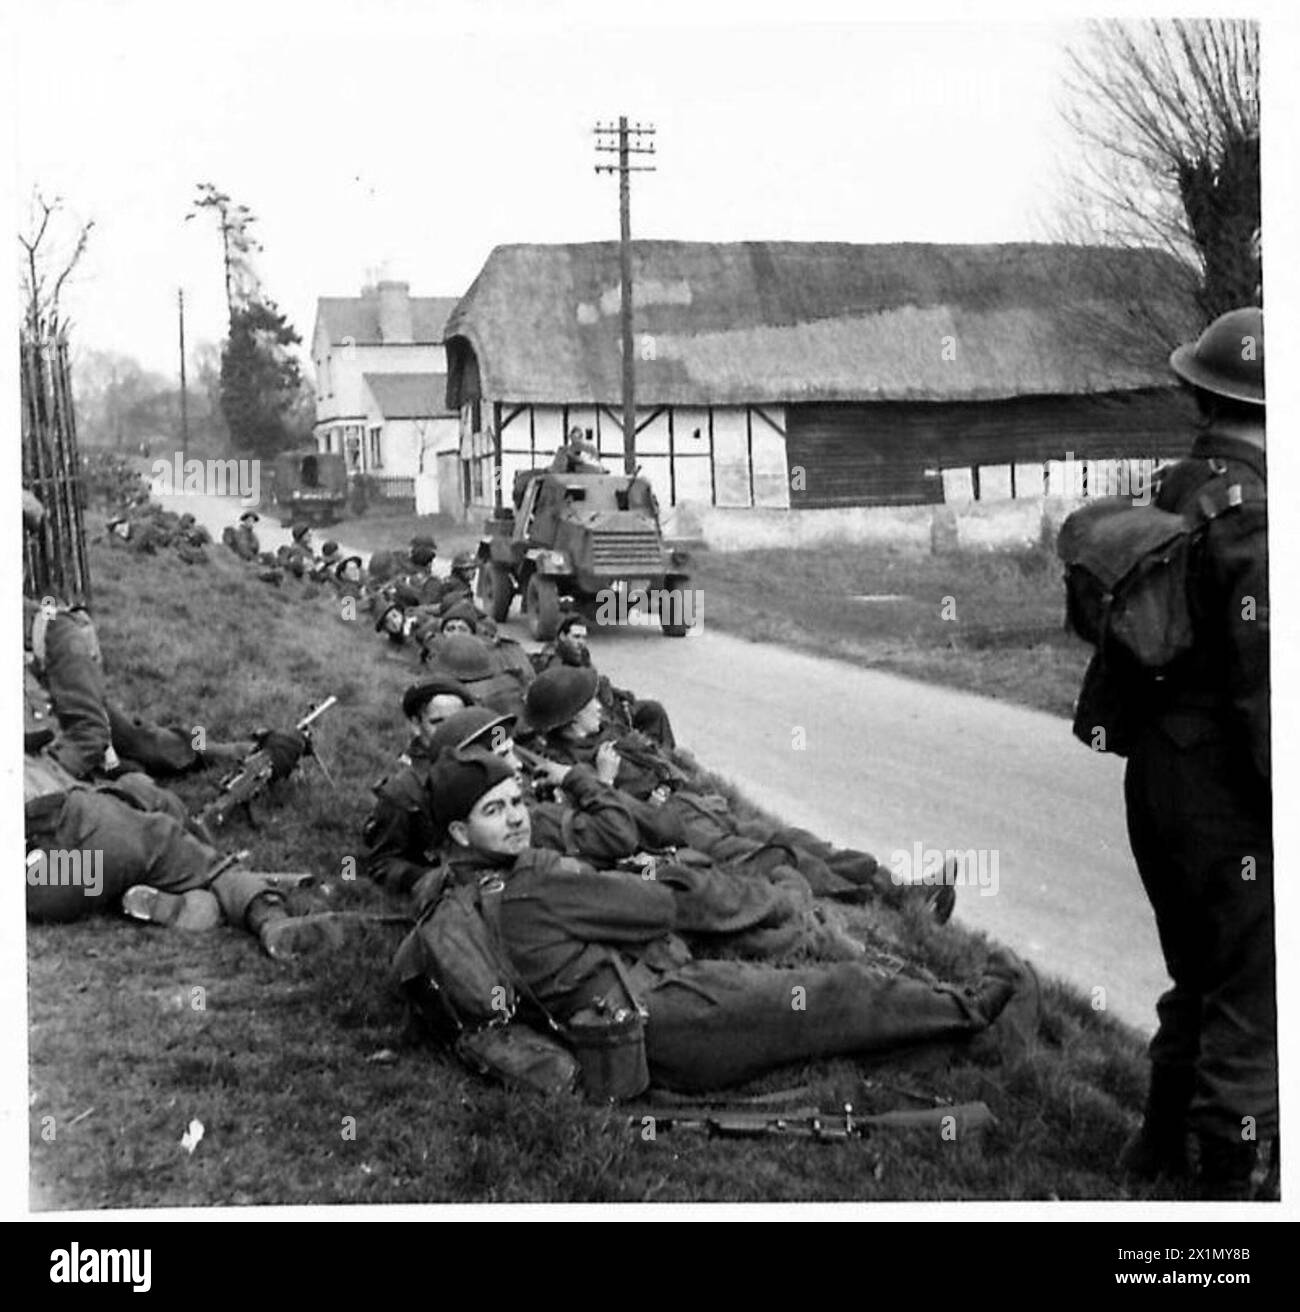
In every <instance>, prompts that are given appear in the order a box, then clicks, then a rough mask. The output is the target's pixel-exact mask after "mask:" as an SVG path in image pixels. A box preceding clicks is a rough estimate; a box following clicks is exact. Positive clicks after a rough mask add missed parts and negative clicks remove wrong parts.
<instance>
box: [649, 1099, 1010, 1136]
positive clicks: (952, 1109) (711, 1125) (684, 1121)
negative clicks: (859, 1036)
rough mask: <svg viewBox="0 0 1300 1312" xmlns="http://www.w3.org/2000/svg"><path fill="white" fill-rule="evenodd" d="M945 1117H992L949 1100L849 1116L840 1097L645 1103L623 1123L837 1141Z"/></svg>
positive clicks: (958, 1125)
mask: <svg viewBox="0 0 1300 1312" xmlns="http://www.w3.org/2000/svg"><path fill="white" fill-rule="evenodd" d="M949 1118H951V1119H952V1122H953V1128H955V1129H956V1130H957V1131H958V1132H965V1131H967V1130H975V1129H979V1128H981V1127H982V1126H985V1125H992V1124H993V1122H994V1117H993V1113H992V1112H991V1111H990V1110H989V1108H988V1104H987V1103H983V1102H964V1103H954V1104H952V1105H950V1106H943V1107H921V1108H901V1109H899V1110H897V1111H888V1112H877V1113H875V1114H873V1115H870V1116H855V1115H854V1112H853V1104H852V1103H848V1102H846V1103H845V1104H844V1106H843V1108H842V1110H840V1111H838V1112H824V1111H822V1110H820V1109H819V1108H817V1107H812V1106H808V1107H791V1108H771V1109H763V1110H759V1109H756V1108H755V1107H753V1106H752V1105H749V1106H745V1107H719V1106H716V1105H714V1104H712V1103H705V1104H703V1105H701V1106H694V1107H692V1106H671V1105H670V1106H666V1107H665V1106H660V1105H657V1104H656V1105H651V1106H647V1107H645V1108H643V1109H641V1110H640V1111H639V1112H637V1113H636V1114H635V1115H630V1116H629V1117H628V1125H629V1126H631V1127H632V1128H634V1129H635V1128H639V1127H640V1126H642V1125H643V1124H644V1123H645V1121H646V1120H647V1119H649V1120H651V1121H653V1123H654V1126H655V1128H656V1130H658V1129H665V1130H688V1131H693V1132H695V1133H700V1134H707V1135H709V1136H710V1137H711V1138H717V1139H769V1138H780V1139H812V1140H814V1141H815V1142H817V1143H843V1142H846V1141H847V1140H849V1139H867V1138H870V1136H871V1135H872V1133H873V1132H874V1131H876V1130H887V1129H906V1128H915V1127H918V1126H919V1127H929V1126H932V1127H934V1128H935V1129H944V1128H946V1122H947V1121H948V1119H949Z"/></svg>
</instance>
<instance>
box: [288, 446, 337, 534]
mask: <svg viewBox="0 0 1300 1312" xmlns="http://www.w3.org/2000/svg"><path fill="white" fill-rule="evenodd" d="M271 498H272V500H273V501H274V502H275V506H276V509H277V511H278V512H279V515H280V518H281V520H282V522H283V523H285V524H289V523H309V524H332V523H333V522H334V521H335V520H336V519H338V518H339V517H340V516H341V515H342V514H343V513H344V511H345V510H346V508H347V504H348V470H347V465H346V464H344V462H343V457H342V456H340V455H334V454H332V453H330V452H328V451H285V452H283V453H282V454H281V455H279V456H277V457H276V460H275V465H274V467H273V473H272V487H271Z"/></svg>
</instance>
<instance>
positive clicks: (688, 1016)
mask: <svg viewBox="0 0 1300 1312" xmlns="http://www.w3.org/2000/svg"><path fill="white" fill-rule="evenodd" d="M433 796H434V807H435V815H436V818H437V819H438V820H439V822H440V823H442V824H443V825H444V826H445V828H446V831H447V834H448V843H447V853H448V857H449V860H451V861H453V862H454V863H455V864H456V865H457V866H458V867H459V868H460V869H461V871H462V872H463V874H464V875H466V876H473V877H477V878H483V877H486V878H489V879H491V878H495V879H498V880H500V881H501V882H502V883H503V884H504V891H503V893H502V894H501V897H500V909H499V910H500V914H499V926H500V937H501V946H502V948H503V950H504V952H505V953H506V955H507V956H508V958H509V960H510V963H511V965H512V967H513V969H514V971H515V972H516V973H517V974H518V976H519V977H520V978H521V979H522V981H523V983H524V984H525V985H526V986H527V988H528V990H529V991H530V993H531V995H532V996H533V997H534V998H535V1000H536V1001H537V1002H538V1003H539V1004H540V1005H541V1006H542V1007H544V1008H545V1009H546V1011H547V1012H548V1013H549V1014H550V1015H551V1016H553V1017H554V1018H555V1019H556V1020H558V1021H559V1022H560V1023H561V1024H564V1023H566V1022H567V1021H569V1020H570V1019H571V1018H572V1017H573V1016H574V1015H575V1014H577V1013H578V1012H580V1011H582V1010H583V1009H584V1008H587V1007H590V1006H591V1005H592V1004H593V1003H594V1002H595V1001H596V1000H597V999H602V1000H604V1001H605V1002H606V1003H608V1000H609V999H610V998H611V997H617V996H619V995H620V993H622V994H623V995H624V996H623V998H622V1003H621V1005H622V1006H624V1007H626V1008H629V1009H636V1008H637V1007H641V1008H643V1009H644V1012H645V1014H646V1017H647V1019H646V1032H645V1042H646V1056H647V1059H648V1063H649V1071H650V1077H651V1080H652V1082H653V1083H654V1084H657V1085H660V1086H664V1087H669V1088H676V1089H684V1090H705V1089H715V1088H724V1087H726V1086H727V1085H731V1084H736V1083H739V1082H741V1081H744V1080H747V1079H751V1078H753V1077H755V1076H758V1075H761V1074H763V1073H764V1072H766V1071H769V1070H772V1069H774V1068H776V1067H779V1066H782V1065H785V1064H787V1063H789V1062H794V1061H800V1060H806V1059H813V1058H818V1057H829V1056H835V1055H847V1054H853V1053H876V1052H881V1051H884V1050H888V1049H892V1048H896V1047H900V1046H903V1045H909V1044H914V1043H919V1042H924V1041H940V1040H942V1041H952V1040H957V1039H962V1038H967V1037H971V1036H974V1035H976V1034H979V1033H981V1032H983V1031H984V1030H986V1029H988V1028H989V1026H991V1025H993V1024H994V1023H995V1022H997V1021H998V1019H999V1017H1001V1016H1003V1015H1005V1014H1007V1008H1008V1004H1010V1003H1011V1002H1012V1000H1013V999H1015V998H1016V997H1017V995H1021V996H1022V997H1024V998H1025V999H1026V1001H1027V1002H1028V1003H1030V1005H1036V999H1035V997H1034V995H1035V994H1036V988H1035V987H1034V982H1033V978H1032V973H1031V972H1030V971H1029V970H1028V968H1027V967H1026V966H1025V965H1024V964H1023V963H1022V962H1021V961H1020V960H1019V959H1018V958H1016V957H1015V956H1014V955H1013V954H1011V953H1008V952H995V953H993V954H992V955H991V956H990V958H989V960H988V963H987V965H986V968H985V971H984V974H983V975H982V976H981V977H980V978H979V979H978V980H977V981H976V982H975V983H974V984H973V985H971V986H969V987H967V988H955V987H948V986H931V985H928V984H924V983H921V982H919V981H915V980H910V979H904V978H901V977H893V978H889V979H882V978H880V977H879V975H877V974H876V973H875V972H873V971H872V970H870V969H869V968H867V967H866V966H865V965H862V964H859V963H844V964H839V965H831V966H822V967H805V968H801V969H788V970H778V969H774V968H771V967H764V966H758V965H754V964H751V963H748V962H740V961H716V960H713V961H701V960H696V959H694V958H693V956H692V954H691V951H690V949H689V948H688V947H687V946H686V944H685V942H684V941H683V940H682V938H681V937H680V936H679V934H678V932H677V931H678V930H679V928H680V922H679V918H678V917H679V903H678V901H677V900H676V899H675V898H674V896H673V893H672V891H671V890H670V889H668V888H667V887H665V886H664V885H662V884H661V883H659V882H658V881H656V880H647V879H643V878H642V877H641V876H640V875H637V874H628V873H624V872H621V871H617V870H610V869H598V868H597V867H596V866H594V865H591V864H589V863H587V862H584V861H581V860H579V859H577V858H575V857H570V856H563V855H561V854H559V853H557V852H554V851H548V850H544V849H541V848H537V847H535V846H534V845H533V842H532V821H531V817H530V814H529V808H528V805H527V801H526V799H525V796H524V792H523V790H522V788H521V787H520V784H519V781H518V779H517V777H516V775H515V771H514V770H513V769H512V768H511V766H510V764H509V763H508V762H507V761H504V760H502V759H501V758H500V757H499V756H497V755H495V754H494V753H486V752H462V753H458V754H451V755H446V756H444V757H443V758H442V759H441V760H440V761H439V763H438V765H437V766H436V767H435V771H434V778H433ZM428 891H429V894H430V896H432V897H436V896H437V892H438V890H437V889H436V888H432V887H431V888H430V889H429V890H428ZM624 980H626V984H625V983H624V982H623V981H624ZM628 991H630V992H631V994H632V995H633V996H631V997H627V996H626V993H627V992H628Z"/></svg>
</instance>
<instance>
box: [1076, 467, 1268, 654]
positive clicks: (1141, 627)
mask: <svg viewBox="0 0 1300 1312" xmlns="http://www.w3.org/2000/svg"><path fill="white" fill-rule="evenodd" d="M1242 504H1243V495H1242V488H1241V485H1240V484H1239V483H1232V484H1229V483H1228V482H1227V480H1226V479H1225V478H1224V477H1223V476H1222V475H1219V476H1217V477H1215V478H1213V479H1211V480H1210V481H1209V482H1208V483H1207V484H1206V485H1205V486H1204V487H1203V488H1202V489H1201V491H1200V493H1199V494H1198V496H1197V498H1196V502H1195V505H1194V507H1193V508H1192V509H1191V510H1190V511H1189V512H1187V513H1183V514H1180V513H1177V512H1174V511H1169V510H1161V509H1159V507H1157V506H1154V505H1146V506H1137V505H1134V504H1133V501H1132V499H1131V498H1130V497H1123V496H1119V497H1099V498H1097V499H1096V500H1095V501H1091V502H1089V503H1088V504H1087V505H1086V506H1084V507H1082V508H1081V509H1079V510H1076V511H1075V512H1074V513H1073V514H1072V515H1070V516H1069V518H1067V519H1066V521H1065V523H1064V524H1062V525H1061V532H1060V535H1059V537H1058V539H1057V547H1056V549H1057V555H1058V556H1059V557H1060V558H1061V560H1062V561H1063V562H1064V564H1065V590H1066V626H1067V628H1069V629H1071V630H1073V631H1074V632H1075V633H1077V634H1078V635H1079V636H1080V637H1081V638H1083V639H1084V640H1085V641H1086V642H1089V643H1091V644H1092V645H1093V646H1094V647H1096V648H1097V649H1098V650H1099V651H1102V652H1104V651H1105V650H1106V649H1107V647H1108V646H1110V645H1111V644H1114V646H1115V647H1116V648H1118V649H1119V650H1120V651H1122V652H1123V653H1124V655H1125V657H1126V658H1128V659H1129V660H1131V661H1133V662H1136V664H1137V665H1138V666H1139V667H1140V668H1141V669H1143V670H1147V671H1150V672H1152V673H1158V672H1160V671H1162V670H1164V669H1165V668H1167V667H1168V666H1170V665H1172V664H1173V663H1174V662H1175V661H1176V660H1178V658H1179V657H1180V656H1183V655H1185V654H1186V653H1187V652H1189V651H1190V650H1191V648H1192V645H1193V643H1194V642H1195V633H1194V625H1193V620H1192V610H1191V606H1190V604H1189V602H1188V577H1189V568H1188V567H1189V563H1190V562H1191V560H1192V559H1193V557H1194V555H1195V554H1196V552H1197V550H1198V548H1199V546H1200V543H1201V541H1202V540H1203V538H1204V536H1205V533H1206V531H1207V529H1208V528H1209V525H1210V524H1211V523H1212V522H1213V521H1214V520H1215V519H1217V518H1218V517H1219V516H1220V515H1222V514H1224V513H1226V512H1227V511H1229V510H1232V509H1234V508H1236V507H1238V506H1240V505H1242Z"/></svg>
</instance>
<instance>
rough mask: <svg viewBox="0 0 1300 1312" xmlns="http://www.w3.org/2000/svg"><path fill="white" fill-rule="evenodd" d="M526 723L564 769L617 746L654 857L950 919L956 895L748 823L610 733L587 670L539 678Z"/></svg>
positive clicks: (676, 767) (678, 771)
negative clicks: (693, 860)
mask: <svg viewBox="0 0 1300 1312" xmlns="http://www.w3.org/2000/svg"><path fill="white" fill-rule="evenodd" d="M525 715H526V718H527V727H528V728H529V729H530V730H531V731H532V733H533V735H534V739H533V742H534V744H535V746H536V749H537V750H538V751H539V752H540V753H541V754H542V755H543V756H547V757H549V758H551V759H552V760H555V761H559V762H561V763H562V764H576V763H579V762H586V763H590V762H591V761H593V760H594V758H595V756H596V753H597V752H599V751H601V750H605V747H604V745H605V744H606V743H612V744H613V746H614V749H615V751H616V752H617V753H618V756H619V768H618V773H617V776H616V778H615V783H616V785H617V787H618V788H619V789H621V790H622V791H624V792H626V793H627V794H628V795H629V797H631V798H633V799H635V801H636V802H637V803H639V805H637V806H634V807H633V814H634V815H635V817H636V820H637V823H638V824H639V825H640V827H641V831H642V842H643V844H644V845H645V846H647V847H690V848H694V849H696V850H697V851H701V852H704V853H705V854H706V855H707V856H710V857H712V858H713V859H714V860H715V861H716V862H718V863H720V864H725V865H728V866H731V867H739V868H744V869H746V870H749V871H752V872H753V873H755V874H760V875H769V874H770V873H771V872H772V871H773V870H775V869H776V868H778V867H780V866H792V867H793V868H794V869H795V870H797V871H798V872H799V874H800V875H802V876H803V878H804V879H805V880H807V882H808V884H809V886H810V887H811V889H812V891H813V893H814V894H816V895H817V896H818V897H830V898H836V899H839V900H842V901H847V902H865V901H871V900H873V899H877V898H878V899H880V900H881V901H883V902H884V903H885V904H886V905H887V906H891V907H894V908H896V909H898V908H902V907H903V906H905V905H908V904H910V903H916V904H918V905H920V906H922V907H923V908H924V909H925V910H926V912H927V913H928V914H930V915H932V916H933V917H934V919H935V920H936V921H938V922H939V923H940V924H944V923H946V922H947V920H948V919H949V918H950V917H951V915H952V911H953V906H954V904H955V902H956V898H957V893H956V889H955V888H954V887H953V886H952V885H951V884H949V883H945V884H939V885H934V886H920V885H916V886H912V885H899V884H895V883H894V882H893V880H892V879H891V878H890V876H889V875H888V873H887V872H886V871H885V870H884V869H883V868H882V867H881V866H880V864H879V863H878V862H877V860H876V858H875V857H873V856H871V855H870V854H869V853H867V852H859V851H856V850H854V849H852V848H836V847H833V846H832V845H831V844H830V843H827V842H825V841H824V840H822V839H820V838H818V837H817V836H816V835H815V834H812V833H810V832H809V831H808V830H806V829H799V828H796V827H794V826H791V825H774V824H771V823H769V822H767V821H763V820H747V819H743V818H741V817H739V816H737V815H736V814H735V813H734V812H733V811H732V809H731V807H730V804H729V803H728V802H727V799H726V798H725V797H722V796H721V795H720V794H718V793H716V792H713V791H711V790H709V789H708V787H707V785H706V784H705V783H704V782H703V781H702V780H701V779H700V777H699V774H698V771H695V770H693V769H686V768H683V766H682V765H681V764H679V758H677V757H675V756H674V755H673V754H670V753H668V752H666V751H665V750H664V749H663V748H661V747H658V746H657V745H656V744H654V743H653V742H651V741H650V740H649V739H648V738H647V737H646V736H645V735H644V734H641V733H637V732H635V731H633V732H631V733H620V732H619V731H618V730H617V729H611V728H609V727H607V726H606V725H605V723H604V709H603V707H602V706H601V702H600V697H599V695H598V680H597V675H596V672H595V671H594V670H593V669H592V668H591V667H590V666H585V667H574V666H568V665H557V666H552V667H551V668H550V669H548V670H545V671H543V672H542V673H541V674H539V675H538V676H537V678H536V679H535V680H534V681H533V684H532V686H531V687H530V688H529V690H528V697H527V701H526V705H525Z"/></svg>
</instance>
